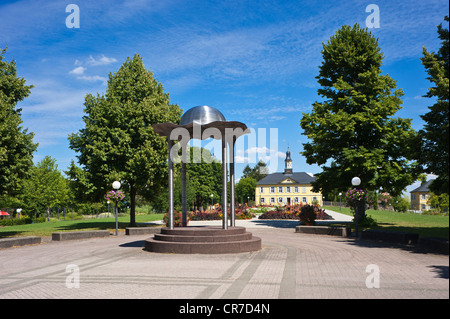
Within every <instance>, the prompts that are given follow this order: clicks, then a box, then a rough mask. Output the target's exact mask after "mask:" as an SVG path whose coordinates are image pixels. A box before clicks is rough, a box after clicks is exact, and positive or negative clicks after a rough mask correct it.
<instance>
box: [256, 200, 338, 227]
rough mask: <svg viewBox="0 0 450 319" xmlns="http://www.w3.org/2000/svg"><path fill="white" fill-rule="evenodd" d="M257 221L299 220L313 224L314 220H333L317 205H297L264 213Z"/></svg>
mask: <svg viewBox="0 0 450 319" xmlns="http://www.w3.org/2000/svg"><path fill="white" fill-rule="evenodd" d="M259 219H299V220H300V221H302V222H303V223H305V224H314V221H315V220H330V219H333V218H332V217H331V216H330V215H328V214H327V213H325V211H324V210H323V209H321V208H320V207H319V206H317V205H309V204H299V205H292V206H285V207H279V208H277V209H276V210H271V211H268V212H265V213H263V214H261V215H260V216H259Z"/></svg>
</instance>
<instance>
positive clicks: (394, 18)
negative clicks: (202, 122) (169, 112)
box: [0, 0, 449, 176]
mask: <svg viewBox="0 0 450 319" xmlns="http://www.w3.org/2000/svg"><path fill="white" fill-rule="evenodd" d="M71 3H74V4H77V5H78V7H79V10H80V11H79V13H80V27H79V28H67V26H66V23H65V22H66V18H67V16H69V14H70V13H67V12H66V6H67V5H69V4H71ZM372 3H373V4H376V5H377V6H378V8H379V13H380V28H373V29H371V30H370V31H371V32H372V33H373V35H374V36H376V37H377V38H379V45H380V47H381V50H382V52H383V53H384V56H385V59H384V64H383V67H382V70H383V73H384V74H386V73H387V74H389V75H390V76H391V77H392V78H393V79H395V80H396V81H397V87H398V88H402V89H403V91H404V93H405V95H404V97H403V102H404V103H403V109H402V110H401V111H399V112H398V113H397V116H400V117H406V118H411V119H412V123H413V128H414V129H416V130H419V129H421V128H422V126H423V122H422V120H421V119H420V115H422V114H424V113H426V112H427V110H428V109H427V108H428V106H429V105H431V101H430V100H429V99H426V98H423V97H422V96H423V95H424V94H425V93H426V92H427V88H428V87H429V86H430V84H429V82H428V81H427V80H426V73H425V70H424V68H423V66H422V65H421V63H420V57H421V56H422V47H423V46H425V47H427V49H428V50H432V51H435V50H437V49H438V48H439V46H440V43H439V40H438V39H437V32H436V26H437V25H438V24H440V23H441V22H443V18H444V16H445V15H446V14H448V12H449V5H448V2H447V1H443V0H425V1H410V0H407V1H384V0H383V1H375V0H370V1H361V0H354V1H347V0H346V1H323V0H321V1H318V0H317V1H316V0H308V1H303V0H297V1H196V0H193V1H179V0H158V1H153V0H152V1H146V0H132V1H114V0H108V1H106V0H101V1H76V0H67V1H63V0H45V1H44V0H24V1H0V48H4V47H5V45H8V51H7V54H6V59H7V60H11V59H12V58H14V59H15V60H16V62H17V68H18V74H19V76H22V77H25V78H26V80H27V84H33V85H34V86H35V87H34V88H33V89H32V91H31V95H30V96H29V97H28V98H27V99H26V100H24V101H23V102H21V103H20V104H19V106H20V107H21V108H22V118H23V122H24V123H23V125H24V127H26V128H28V129H29V130H30V131H33V132H34V133H35V134H36V135H35V141H36V142H38V143H39V144H40V145H39V148H38V150H37V153H36V155H35V161H39V160H41V159H42V158H43V157H44V156H46V155H50V156H52V157H53V158H56V160H57V163H58V165H59V168H60V169H61V170H65V169H66V168H67V166H68V165H69V164H70V161H71V159H75V156H76V154H75V153H74V152H73V151H72V150H70V149H69V144H68V141H67V136H68V134H70V133H73V132H76V131H78V130H79V129H80V128H82V127H83V122H82V116H83V102H84V96H85V95H86V94H87V93H93V94H95V93H100V94H102V93H104V92H105V89H106V80H107V78H108V74H109V72H115V71H117V70H118V68H119V67H120V65H121V64H122V63H123V62H124V61H125V60H126V58H127V57H129V56H133V55H134V54H135V53H139V54H140V55H141V56H142V58H143V61H144V63H145V66H146V68H147V69H148V70H150V71H152V72H153V74H154V76H155V78H156V79H158V81H160V82H161V83H162V84H163V85H164V88H165V91H166V92H168V93H169V94H170V98H171V102H173V103H178V104H179V105H180V107H181V108H183V109H184V110H185V111H186V110H187V109H189V108H191V107H194V106H197V105H209V106H212V107H216V108H218V109H219V110H220V111H221V112H222V113H223V114H224V115H225V117H226V119H227V120H235V121H241V122H244V123H246V124H247V126H249V127H250V128H252V129H254V130H255V134H256V136H257V138H256V140H257V141H260V143H259V144H258V143H257V144H256V145H254V146H253V147H252V145H250V147H249V144H248V143H247V142H246V141H244V142H242V143H243V145H242V147H240V148H239V149H238V150H237V156H238V158H239V159H241V158H249V156H251V155H252V154H255V153H257V154H259V155H258V156H256V157H255V156H253V157H250V158H251V159H255V158H256V160H257V159H259V158H262V159H264V160H266V161H268V162H271V165H270V168H271V172H274V171H282V170H283V167H284V162H283V160H284V153H285V151H286V149H287V148H288V147H289V148H290V150H291V154H292V158H293V168H294V170H295V171H305V172H311V173H317V172H320V171H321V169H320V167H318V166H315V165H307V164H306V161H305V159H304V158H303V157H302V156H301V155H300V154H299V152H301V151H302V143H305V142H307V138H306V137H305V136H304V135H302V134H301V133H302V130H301V128H300V126H299V122H300V118H301V116H302V112H310V111H311V109H312V104H313V103H314V102H315V101H317V100H319V97H318V95H317V89H318V84H317V81H316V79H315V76H317V74H318V66H319V65H320V63H321V61H322V56H321V53H320V51H321V48H322V43H323V42H326V41H327V40H328V39H329V38H330V36H332V35H333V34H334V33H335V32H336V31H337V30H338V29H339V28H340V27H341V26H342V25H344V24H347V25H353V24H354V23H359V24H360V25H361V26H363V27H365V26H366V24H365V21H366V18H367V17H368V16H369V15H370V12H369V13H368V12H366V7H367V6H368V5H369V4H372ZM270 129H272V131H275V130H276V131H277V139H276V143H270V141H269V133H270ZM264 130H265V132H266V138H262V137H263V134H262V133H263V132H264ZM258 152H259V153H258ZM214 153H215V154H216V156H217V152H216V151H214ZM269 155H270V156H271V157H269ZM219 158H220V157H219ZM246 164H247V163H239V164H237V168H236V171H237V175H238V176H239V175H240V174H241V173H242V169H243V167H244V166H245V165H246ZM250 165H253V163H250Z"/></svg>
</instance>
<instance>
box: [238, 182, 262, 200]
mask: <svg viewBox="0 0 450 319" xmlns="http://www.w3.org/2000/svg"><path fill="white" fill-rule="evenodd" d="M257 183H258V182H257V181H256V179H254V178H253V177H245V178H241V179H240V180H239V182H238V183H237V184H236V199H237V200H238V201H239V202H240V203H248V201H249V199H250V200H253V201H254V200H255V188H256V184H257Z"/></svg>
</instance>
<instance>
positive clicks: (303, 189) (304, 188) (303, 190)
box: [302, 186, 306, 194]
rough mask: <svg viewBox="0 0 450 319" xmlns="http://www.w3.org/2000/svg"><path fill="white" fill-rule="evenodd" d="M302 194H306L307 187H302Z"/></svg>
mask: <svg viewBox="0 0 450 319" xmlns="http://www.w3.org/2000/svg"><path fill="white" fill-rule="evenodd" d="M302 193H303V194H306V186H303V187H302Z"/></svg>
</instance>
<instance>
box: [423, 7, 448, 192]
mask: <svg viewBox="0 0 450 319" xmlns="http://www.w3.org/2000/svg"><path fill="white" fill-rule="evenodd" d="M444 19H445V21H447V22H448V21H449V18H448V16H446V17H445V18H444ZM438 35H439V39H440V40H441V41H442V42H441V47H440V49H439V51H438V52H437V53H434V52H428V51H427V49H426V48H423V57H422V59H421V60H422V64H423V65H424V66H425V69H426V70H427V73H428V80H429V81H430V82H431V83H432V84H433V87H431V88H430V89H429V90H428V92H427V94H426V95H425V97H428V98H433V99H435V100H436V102H435V103H434V104H433V105H432V106H430V107H429V111H428V113H426V114H424V115H422V116H421V117H422V119H423V120H424V121H425V125H424V129H423V130H421V131H420V137H421V139H422V141H421V148H420V150H419V152H418V156H417V157H418V158H419V161H420V163H421V164H422V165H424V167H425V172H427V173H432V174H436V175H438V177H437V178H436V179H435V180H434V181H433V182H432V183H431V185H430V189H431V190H432V191H433V192H435V193H437V194H442V193H447V194H448V192H449V188H448V170H449V165H448V162H449V153H448V151H449V145H448V139H449V130H448V126H449V74H448V73H449V70H448V68H449V33H448V28H447V29H445V28H444V27H443V26H442V23H441V24H440V25H439V26H438Z"/></svg>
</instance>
